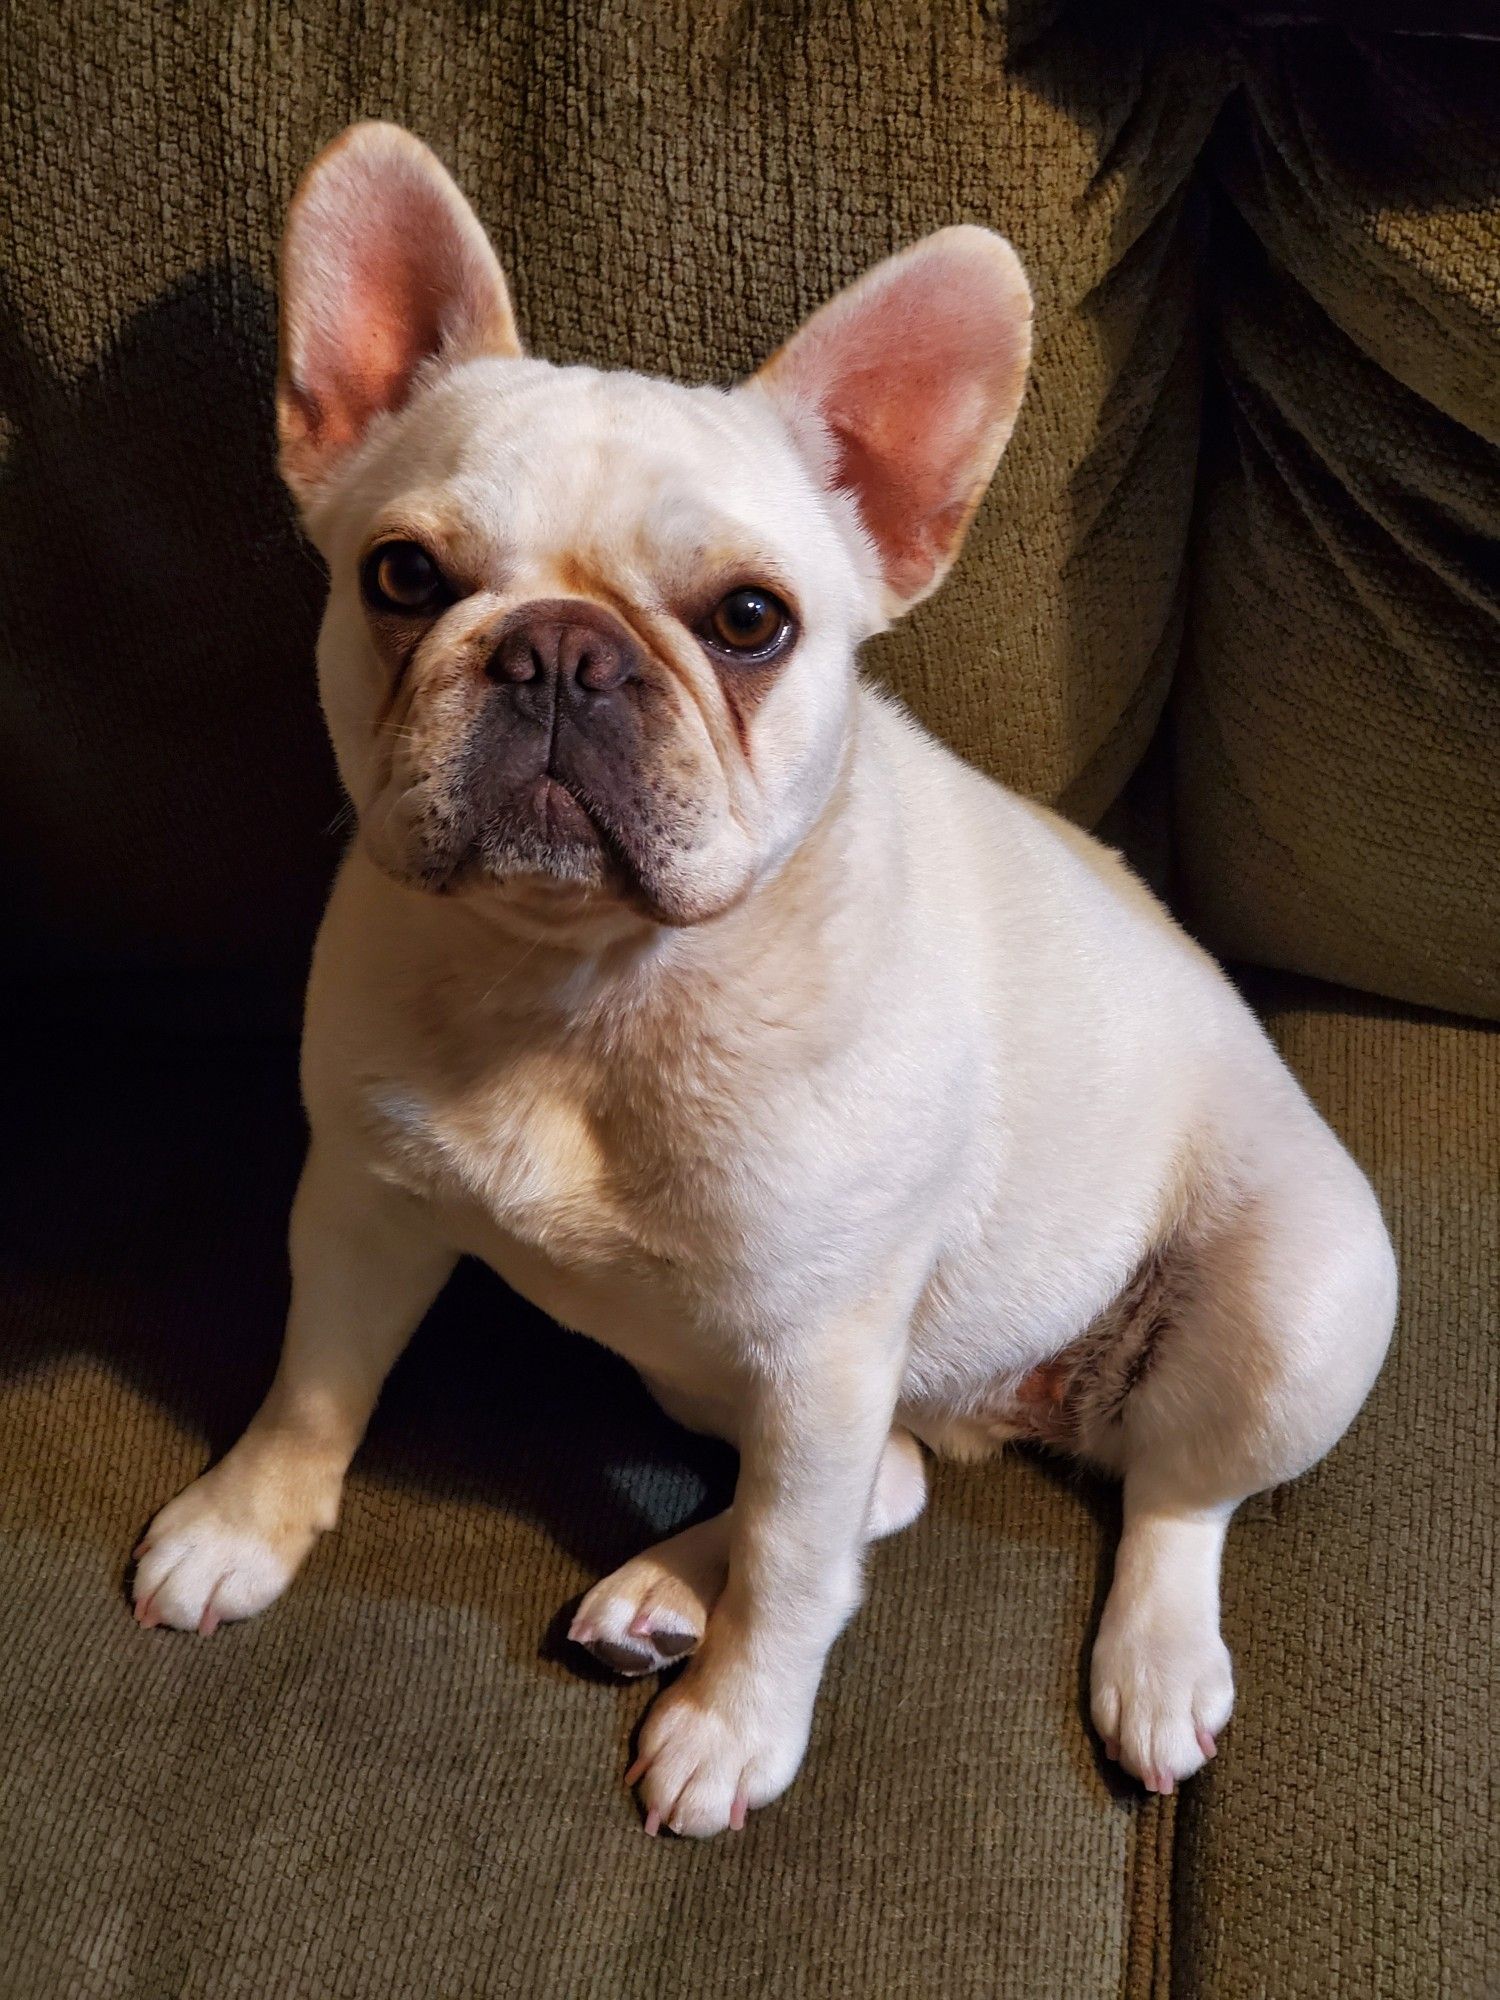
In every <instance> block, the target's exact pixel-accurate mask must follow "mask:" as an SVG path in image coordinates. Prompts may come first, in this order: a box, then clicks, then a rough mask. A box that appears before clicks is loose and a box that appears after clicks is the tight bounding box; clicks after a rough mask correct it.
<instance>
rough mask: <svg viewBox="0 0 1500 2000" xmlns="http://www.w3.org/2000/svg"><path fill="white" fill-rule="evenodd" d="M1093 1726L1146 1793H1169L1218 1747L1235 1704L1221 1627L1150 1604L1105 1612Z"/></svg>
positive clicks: (1095, 1675) (1096, 1659) (1094, 1677)
mask: <svg viewBox="0 0 1500 2000" xmlns="http://www.w3.org/2000/svg"><path fill="white" fill-rule="evenodd" d="M1092 1681H1093V1703H1092V1707H1093V1716H1094V1727H1095V1728H1096V1729H1097V1730H1098V1732H1099V1734H1100V1735H1101V1736H1102V1737H1103V1738H1104V1747H1105V1750H1106V1752H1107V1753H1108V1755H1109V1756H1110V1757H1112V1758H1113V1759H1114V1760H1115V1761H1116V1762H1117V1763H1119V1764H1122V1765H1123V1766H1124V1767H1125V1769H1126V1770H1127V1771H1129V1772H1130V1773H1131V1774H1132V1775H1133V1776H1134V1777H1137V1778H1139V1779H1140V1781H1141V1783H1142V1784H1143V1785H1144V1786H1145V1787H1146V1790H1147V1791H1148V1792H1170V1791H1171V1790H1172V1788H1173V1786H1174V1785H1175V1784H1176V1783H1177V1780H1178V1779H1179V1778H1188V1777H1191V1776H1192V1774H1193V1772H1194V1771H1197V1770H1200V1769H1201V1768H1202V1766H1203V1765H1204V1764H1206V1763H1207V1762H1208V1760H1209V1758H1210V1757H1212V1756H1213V1755H1214V1753H1215V1750H1216V1749H1217V1743H1216V1741H1215V1739H1216V1738H1217V1736H1218V1734H1219V1732H1220V1730H1222V1729H1223V1727H1224V1725H1225V1723H1226V1722H1228V1720H1229V1714H1230V1710H1231V1709H1232V1708H1233V1707H1234V1673H1233V1669H1232V1668H1231V1666H1230V1661H1229V1652H1228V1649H1227V1647H1226V1646H1225V1644H1224V1641H1223V1640H1222V1639H1221V1638H1220V1637H1219V1632H1218V1627H1217V1624H1215V1623H1207V1622H1201V1621H1195V1620H1192V1619H1188V1618H1183V1617H1181V1616H1177V1617H1173V1616H1171V1615H1166V1614H1163V1613H1162V1612H1160V1611H1158V1613H1157V1615H1156V1616H1152V1615H1151V1607H1149V1605H1140V1606H1137V1607H1135V1608H1134V1615H1133V1616H1126V1617H1122V1618H1118V1619H1111V1618H1110V1616H1109V1615H1108V1613H1107V1612H1106V1615H1105V1619H1104V1622H1103V1624H1102V1625H1101V1626H1100V1629H1099V1638H1098V1640H1097V1642H1096V1644H1095V1646H1094V1663H1093V1675H1092Z"/></svg>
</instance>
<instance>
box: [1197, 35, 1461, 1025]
mask: <svg viewBox="0 0 1500 2000" xmlns="http://www.w3.org/2000/svg"><path fill="white" fill-rule="evenodd" d="M1245 60H1246V72H1245V83H1244V89H1243V91H1242V92H1241V93H1240V94H1239V95H1238V96H1237V98H1236V100H1235V101H1234V103H1233V104H1232V105H1231V106H1230V107H1229V109H1228V110H1227V111H1226V113H1225V116H1224V119H1223V121H1222V124H1221V127H1220V130H1219V133H1218V134H1217V135H1216V139H1215V143H1214V146H1213V147H1212V148H1211V153H1210V160H1211V165H1212V169H1213V172H1214V174H1215V176H1216V178H1217V181H1218V183H1219V187H1220V189H1221V191H1222V212H1221V213H1220V214H1219V215H1218V217H1217V218H1216V225H1215V233H1214V247H1213V258H1212V269H1213V299H1212V307H1211V324H1212V326H1213V329H1214V362H1215V366H1214V369H1213V371H1212V374H1213V376H1214V377H1216V378H1217V389H1216V390H1215V391H1214V392H1213V394H1212V395H1211V404H1210V408H1211V415H1210V420H1209V423H1208V425H1207V428H1206V434H1205V443H1204V477H1203V482H1202V489H1201V500H1200V508H1199V513H1198V518H1197V521H1196V524H1195V574H1196V585H1195V591H1194V600H1193V610H1192V631H1191V644H1190V646H1189V649H1188V662H1187V667H1186V671H1185V673H1184V675H1183V678H1182V681H1181V684H1180V687H1179V690H1178V692H1177V695H1176V698H1175V720H1176V746H1177V782H1176V798H1177V834H1178V839H1177V843H1176V850H1177V860H1178V864H1179V866H1180V869H1181V871H1182V875H1183V879H1184V882H1185V885H1186V890H1187V899H1188V905H1189V915H1190V917H1191V919H1192V921H1193V923H1194V925H1195V927H1196V928H1198V929H1199V930H1200V931H1202V932H1203V933H1204V935H1205V936H1206V937H1207V938H1208V940H1209V942H1210V943H1212V944H1213V945H1215V946H1216V947H1217V948H1218V949H1219V950H1220V951H1222V952H1225V953H1227V954H1230V955H1233V956H1237V957H1242V958H1250V959H1256V960H1259V961H1261V962H1263V963H1267V964H1273V965H1284V966H1291V967H1295V968H1296V969H1298V970H1301V971H1304V972H1312V973H1316V974H1318V975H1320V976H1321V977H1323V978H1328V979H1335V980H1342V981H1346V982H1348V983H1350V984H1352V985H1357V986H1363V987H1368V988H1372V989H1374V990H1375V991H1377V992H1381V993H1387V994H1392V995H1395V996H1397V997H1399V998H1403V999H1408V1000H1417V1001H1425V1002H1429V1003H1431V1004H1434V1005H1437V1006H1441V1007H1449V1008H1455V1009H1459V1010H1462V1011H1466V1012H1474V1013H1482V1014H1497V1013H1500V561H1497V554H1496V540H1497V537H1500V452H1497V449H1496V446H1497V443H1500V367H1497V366H1496V355H1497V353H1500V124H1497V121H1496V117H1495V106H1496V103H1497V102H1500V42H1496V41H1490V42H1481V41H1472V42H1465V41H1443V40H1437V39H1430V38H1425V37H1416V36H1387V37H1383V38H1382V37H1375V38H1370V39H1363V38H1360V37H1354V36H1346V35H1343V34H1340V33H1338V32H1336V31H1333V30H1322V29H1318V30H1301V31H1291V30H1288V31H1285V32H1274V33H1273V32H1267V33H1266V34H1264V35H1261V36H1258V37H1252V38H1250V39H1249V41H1248V42H1247V45H1246V52H1245Z"/></svg>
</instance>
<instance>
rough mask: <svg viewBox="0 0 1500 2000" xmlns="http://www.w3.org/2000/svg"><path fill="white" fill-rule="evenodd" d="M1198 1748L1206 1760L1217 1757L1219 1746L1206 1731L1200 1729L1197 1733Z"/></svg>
mask: <svg viewBox="0 0 1500 2000" xmlns="http://www.w3.org/2000/svg"><path fill="white" fill-rule="evenodd" d="M1198 1748H1199V1749H1200V1750H1201V1751H1202V1752H1203V1755H1204V1757H1205V1759H1207V1758H1209V1757H1213V1756H1215V1755H1217V1753H1218V1748H1219V1746H1218V1744H1217V1743H1215V1741H1214V1739H1213V1738H1212V1737H1211V1736H1210V1735H1209V1733H1208V1731H1207V1730H1206V1729H1200V1730H1199V1731H1198Z"/></svg>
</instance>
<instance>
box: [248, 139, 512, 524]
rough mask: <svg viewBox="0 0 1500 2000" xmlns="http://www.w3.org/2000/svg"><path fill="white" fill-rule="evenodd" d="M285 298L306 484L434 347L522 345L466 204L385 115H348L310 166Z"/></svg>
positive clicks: (293, 406) (290, 229)
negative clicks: (378, 121) (354, 122)
mask: <svg viewBox="0 0 1500 2000" xmlns="http://www.w3.org/2000/svg"><path fill="white" fill-rule="evenodd" d="M282 310H283V326H282V378H281V385H280V391H281V433H282V464H283V470H284V471H285V473H286V475H287V477H288V479H289V480H290V481H291V483H292V485H293V488H294V490H296V491H298V492H299V493H304V494H305V493H306V492H307V491H309V490H311V489H312V488H314V487H315V486H316V485H317V484H318V483H319V481H320V480H321V479H322V478H323V477H324V476H325V475H326V474H327V472H328V471H329V470H330V468H331V467H332V466H333V465H334V464H336V462H337V461H338V459H339V458H341V457H342V456H343V454H344V453H345V452H346V451H347V450H348V449H349V448H350V447H351V446H352V445H354V444H356V443H357V442H358V441H359V439H360V438H361V437H362V436H363V434H364V432H365V430H366V429H367V427H368V426H369V424H370V422H371V421H372V419H374V418H375V417H377V416H379V415H381V414H383V413H384V412H386V411H389V410H395V409H398V408H399V407H400V406H401V404H402V403H404V402H405V400H406V398H407V396H408V395H409V394H410V393H411V388H412V384H413V381H414V379H415V377H416V374H417V371H418V370H419V369H420V368H421V366H422V364H423V363H424V362H426V361H428V360H430V359H431V358H432V357H433V356H435V355H437V354H439V353H448V354H451V355H452V356H454V358H461V357H465V356H468V355H472V354H478V353H510V354H516V353H519V352H520V343H519V341H518V340H517V338H516V333H515V324H514V321H513V319H512V317H511V311H510V301H509V298H508V296H507V294H506V290H505V280H504V278H503V276H502V275H501V271H500V267H499V265H498V263H497V262H496V261H495V257H494V253H493V251H492V250H491V249H490V247H489V245H488V243H487V242H486V240H485V237H484V233H483V231H482V230H481V229H480V227H479V224H478V222H477V221H476V220H475V218H474V215H473V213H472V211H471V210H470V209H469V208H468V206H467V204H466V203H465V202H464V200H463V197H462V196H461V195H460V194H459V193H458V190H457V189H456V188H455V187H454V186H453V184H452V182H451V181H450V180H449V179H448V177H447V175H446V174H445V173H444V172H443V170H442V168H441V167H440V166H439V165H438V163H437V161H436V160H435V159H433V157H432V155H431V154H430V153H428V151H427V150H426V148H425V147H423V146H421V145H420V144H419V143H418V142H417V141H416V140H414V139H412V138H411V137H410V136H409V135H408V134H406V133H403V132H397V131H395V130H394V128H391V127H388V126H356V127H355V128H354V129H353V131H352V132H350V133H348V134H346V136H345V137H344V139H342V140H340V141H337V142H335V144H334V145H333V146H331V147H330V148H329V149H328V151H327V152H326V153H324V154H323V155H322V156H321V157H320V159H319V160H317V161H315V162H314V164H313V166H312V168H311V169H310V170H309V173H308V176H307V179H306V181H305V182H304V184H303V188H302V191H301V192H300V194H299V196H298V198H297V200H296V202H295V203H294V204H293V208H292V213H291V216H290V218H289V220H288V226H287V238H286V246H285V253H284V258H283V266H282Z"/></svg>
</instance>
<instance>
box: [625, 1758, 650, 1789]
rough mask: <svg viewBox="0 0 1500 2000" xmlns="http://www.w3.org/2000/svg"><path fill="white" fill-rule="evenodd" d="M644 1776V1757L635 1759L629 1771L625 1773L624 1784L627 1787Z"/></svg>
mask: <svg viewBox="0 0 1500 2000" xmlns="http://www.w3.org/2000/svg"><path fill="white" fill-rule="evenodd" d="M645 1775H646V1759H645V1758H644V1757H637V1758H636V1760H635V1762H634V1763H633V1764H632V1765H631V1767H630V1769H629V1770H628V1771H627V1772H626V1773H625V1782H626V1784H627V1785H633V1784H635V1783H636V1781H637V1780H638V1779H640V1778H644V1777H645Z"/></svg>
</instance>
